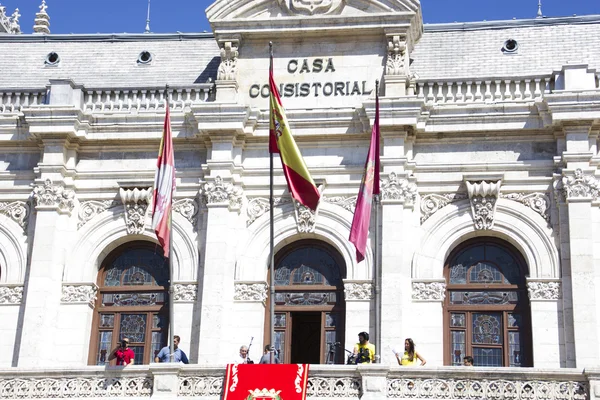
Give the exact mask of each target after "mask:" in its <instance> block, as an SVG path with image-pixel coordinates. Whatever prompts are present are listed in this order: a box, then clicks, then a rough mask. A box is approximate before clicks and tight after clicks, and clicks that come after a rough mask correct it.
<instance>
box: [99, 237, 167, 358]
mask: <svg viewBox="0 0 600 400" xmlns="http://www.w3.org/2000/svg"><path fill="white" fill-rule="evenodd" d="M97 285H98V288H99V290H98V295H97V299H96V305H95V309H94V310H95V312H94V319H93V324H92V338H91V340H90V356H89V360H88V363H89V364H90V365H108V363H109V361H108V357H109V355H110V353H111V350H112V349H114V348H115V347H116V346H117V344H118V343H119V342H120V340H121V339H122V338H123V337H127V338H129V340H130V347H131V348H132V349H133V351H134V353H135V364H148V363H149V362H150V361H151V360H153V359H154V357H155V355H156V354H157V353H158V352H159V351H160V349H161V348H162V347H163V346H164V345H166V343H167V333H168V328H169V323H168V318H169V314H168V290H169V265H168V260H167V259H165V258H164V257H163V253H162V249H161V248H160V246H156V245H154V244H153V243H149V242H132V243H127V244H125V245H122V246H120V247H118V248H117V249H115V250H114V251H112V252H111V253H110V254H109V255H108V257H106V259H105V261H104V263H103V264H102V267H101V268H100V271H99V272H98V281H97Z"/></svg>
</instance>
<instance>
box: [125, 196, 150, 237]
mask: <svg viewBox="0 0 600 400" xmlns="http://www.w3.org/2000/svg"><path fill="white" fill-rule="evenodd" d="M119 195H120V196H121V201H122V202H123V206H124V207H125V225H126V227H127V233H128V234H130V235H141V234H142V233H143V232H144V230H145V226H146V214H147V213H148V206H149V205H150V203H151V201H152V188H147V189H138V188H134V189H123V188H120V189H119Z"/></svg>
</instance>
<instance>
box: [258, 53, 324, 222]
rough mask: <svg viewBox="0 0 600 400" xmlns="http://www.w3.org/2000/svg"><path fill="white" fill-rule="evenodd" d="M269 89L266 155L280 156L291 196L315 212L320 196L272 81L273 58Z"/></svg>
mask: <svg viewBox="0 0 600 400" xmlns="http://www.w3.org/2000/svg"><path fill="white" fill-rule="evenodd" d="M269 87H270V89H271V109H270V111H271V115H270V120H271V124H270V129H269V152H270V153H279V155H280V157H281V164H282V167H283V173H284V174H285V179H286V180H287V184H288V189H289V190H290V193H291V194H292V197H293V198H294V199H296V200H297V201H298V202H300V203H301V204H303V205H305V206H306V207H308V208H310V209H311V210H313V211H314V210H316V209H317V205H318V204H319V198H320V196H321V195H320V194H319V191H318V190H317V186H316V185H315V182H314V181H313V179H312V177H311V176H310V173H309V172H308V169H307V168H306V164H305V163H304V159H303V158H302V154H300V150H299V149H298V146H297V145H296V142H295V141H294V137H293V136H292V134H291V133H290V128H289V125H288V122H287V118H286V117H285V110H284V109H283V105H282V104H281V98H280V97H279V92H278V91H277V85H275V80H274V79H273V58H272V56H271V67H270V68H269Z"/></svg>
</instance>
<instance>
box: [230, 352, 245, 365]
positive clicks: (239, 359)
mask: <svg viewBox="0 0 600 400" xmlns="http://www.w3.org/2000/svg"><path fill="white" fill-rule="evenodd" d="M231 363H232V364H248V357H246V358H244V357H242V355H241V354H238V355H237V356H235V357H234V358H233V361H232V362H231Z"/></svg>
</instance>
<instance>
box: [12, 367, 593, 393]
mask: <svg viewBox="0 0 600 400" xmlns="http://www.w3.org/2000/svg"><path fill="white" fill-rule="evenodd" d="M224 376H225V368H224V367H223V366H219V367H211V366H198V365H183V364H151V365H135V366H131V367H125V368H122V367H108V368H104V367H95V366H90V367H82V368H77V369H75V368H73V369H22V368H12V369H0V399H60V398H78V397H85V398H88V399H95V398H98V399H100V398H109V397H110V398H140V399H141V398H150V397H151V398H170V399H172V398H195V399H205V400H218V399H219V398H220V397H221V395H222V391H223V378H224ZM307 397H308V398H310V399H315V400H316V399H323V400H324V399H331V398H336V399H342V400H350V399H362V400H370V399H384V398H390V399H481V400H484V399H497V400H504V399H506V400H508V399H511V400H512V399H529V400H588V399H590V400H597V399H600V369H593V370H590V369H586V370H580V369H556V370H545V369H536V368H470V367H418V368H409V367H392V368H390V367H387V366H384V365H379V364H375V365H360V366H351V365H335V366H334V365H312V366H311V367H310V372H309V379H308V388H307Z"/></svg>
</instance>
